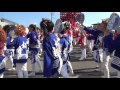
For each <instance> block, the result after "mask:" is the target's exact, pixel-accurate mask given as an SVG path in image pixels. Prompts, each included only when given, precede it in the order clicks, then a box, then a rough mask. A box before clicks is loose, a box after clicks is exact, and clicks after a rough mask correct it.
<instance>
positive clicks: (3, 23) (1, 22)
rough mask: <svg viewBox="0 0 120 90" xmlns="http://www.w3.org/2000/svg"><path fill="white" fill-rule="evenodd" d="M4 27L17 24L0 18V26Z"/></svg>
mask: <svg viewBox="0 0 120 90" xmlns="http://www.w3.org/2000/svg"><path fill="white" fill-rule="evenodd" d="M5 25H19V24H18V23H16V22H13V21H10V20H7V19H5V18H0V26H2V27H3V26H5Z"/></svg>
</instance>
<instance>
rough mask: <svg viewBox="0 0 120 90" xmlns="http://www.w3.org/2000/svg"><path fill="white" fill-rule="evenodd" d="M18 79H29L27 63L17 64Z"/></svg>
mask: <svg viewBox="0 0 120 90" xmlns="http://www.w3.org/2000/svg"><path fill="white" fill-rule="evenodd" d="M16 69H17V75H18V78H28V71H27V63H16Z"/></svg>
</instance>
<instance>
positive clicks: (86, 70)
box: [4, 47, 116, 78]
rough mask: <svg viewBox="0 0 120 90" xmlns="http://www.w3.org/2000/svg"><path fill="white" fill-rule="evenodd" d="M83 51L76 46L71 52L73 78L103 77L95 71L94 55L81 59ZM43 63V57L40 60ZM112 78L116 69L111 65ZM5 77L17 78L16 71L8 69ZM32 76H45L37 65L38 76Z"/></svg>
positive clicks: (29, 63)
mask: <svg viewBox="0 0 120 90" xmlns="http://www.w3.org/2000/svg"><path fill="white" fill-rule="evenodd" d="M80 55H81V52H80V48H79V47H74V51H73V53H72V54H71V60H70V61H71V63H72V66H73V69H74V73H75V76H72V77H71V78H101V76H102V75H103V73H101V72H99V71H95V69H96V68H95V67H96V63H95V62H94V61H93V57H92V55H91V54H90V53H89V52H87V55H88V56H87V59H86V60H83V61H79V60H78V59H79V58H80ZM40 61H41V62H42V63H43V58H41V60H40ZM9 64H10V63H9V61H8V62H7V66H6V67H7V68H9ZM28 71H29V72H30V71H31V62H30V61H29V62H28ZM110 74H111V78H115V76H116V71H115V70H114V69H113V68H111V67H110ZM4 78H17V76H16V71H6V72H5V75H4ZM30 78H43V74H42V72H41V70H40V69H39V68H38V67H37V70H36V76H35V77H30Z"/></svg>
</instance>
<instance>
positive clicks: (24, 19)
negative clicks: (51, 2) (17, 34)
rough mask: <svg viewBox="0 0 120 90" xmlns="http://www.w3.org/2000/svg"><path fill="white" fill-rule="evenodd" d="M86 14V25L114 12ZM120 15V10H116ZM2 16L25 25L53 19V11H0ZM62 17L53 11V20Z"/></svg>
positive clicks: (0, 16) (99, 20)
mask: <svg viewBox="0 0 120 90" xmlns="http://www.w3.org/2000/svg"><path fill="white" fill-rule="evenodd" d="M83 13H84V15H85V21H84V25H85V26H91V24H94V23H98V22H101V21H102V19H105V18H109V17H110V14H111V13H112V12H83ZM116 13H118V14H119V15H120V12H116ZM0 18H6V19H8V20H11V21H14V22H16V23H19V24H23V25H25V26H27V27H28V26H29V25H30V24H33V23H34V24H36V25H37V26H39V23H40V21H41V19H42V18H48V19H51V12H0ZM59 18H60V12H53V22H55V21H56V20H57V19H59Z"/></svg>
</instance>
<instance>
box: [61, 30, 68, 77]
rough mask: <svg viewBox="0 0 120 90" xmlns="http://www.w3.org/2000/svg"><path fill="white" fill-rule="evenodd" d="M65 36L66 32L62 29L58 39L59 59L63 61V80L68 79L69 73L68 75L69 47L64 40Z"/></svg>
mask: <svg viewBox="0 0 120 90" xmlns="http://www.w3.org/2000/svg"><path fill="white" fill-rule="evenodd" d="M65 34H67V30H66V29H63V30H62V31H61V37H60V46H61V57H62V60H63V66H62V69H61V75H62V76H63V77H64V78H69V73H68V47H69V43H68V41H67V40H66V38H65Z"/></svg>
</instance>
